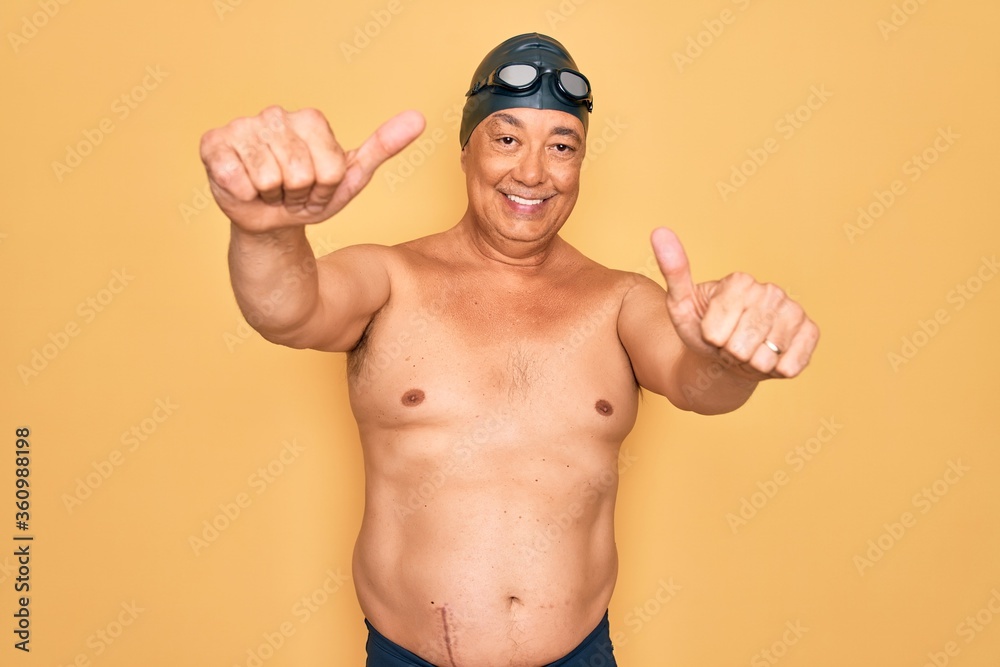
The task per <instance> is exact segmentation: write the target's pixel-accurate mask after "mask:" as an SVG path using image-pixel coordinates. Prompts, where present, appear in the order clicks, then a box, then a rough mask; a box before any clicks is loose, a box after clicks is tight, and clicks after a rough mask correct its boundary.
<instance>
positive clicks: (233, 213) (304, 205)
mask: <svg viewBox="0 0 1000 667" xmlns="http://www.w3.org/2000/svg"><path fill="white" fill-rule="evenodd" d="M424 124H425V123H424V118H423V116H421V115H420V114H419V113H417V112H416V111H404V112H403V113H400V114H399V115H397V116H395V117H393V118H391V119H389V120H388V121H386V122H385V123H383V124H382V125H381V126H380V127H379V128H378V129H377V130H375V132H374V133H373V134H372V135H371V136H370V137H369V138H368V139H367V140H366V141H365V142H364V143H362V144H361V146H359V147H358V148H355V149H352V150H345V149H344V148H342V147H341V145H340V143H339V142H338V141H337V139H336V138H335V137H334V135H333V131H332V130H331V129H330V125H329V124H328V123H327V120H326V118H325V117H324V116H323V114H322V113H320V112H319V111H317V110H315V109H302V110H299V111H292V112H288V111H285V110H284V109H282V108H281V107H269V108H267V109H265V110H264V111H262V112H261V113H260V114H259V115H258V116H254V117H252V118H238V119H236V120H234V121H232V122H230V123H229V124H228V125H225V126H224V127H221V128H218V129H215V130H210V131H209V132H206V133H205V135H204V136H203V137H202V139H201V159H202V162H204V164H205V169H206V171H207V172H208V178H209V184H210V186H211V189H212V194H213V195H214V196H215V200H216V202H217V203H218V204H219V207H220V208H221V209H222V211H223V212H224V213H225V214H226V216H227V217H229V219H230V220H232V222H233V223H234V224H235V225H236V226H237V227H239V228H241V229H242V230H244V231H247V232H267V231H274V230H277V229H280V228H284V227H294V226H301V225H308V224H313V223H317V222H322V221H323V220H326V219H327V218H329V217H331V216H333V215H334V214H336V213H337V212H338V211H340V210H341V209H342V208H344V207H345V206H346V205H347V204H348V202H350V201H351V200H352V199H353V198H354V197H355V196H356V195H357V194H358V193H359V192H360V191H361V190H362V188H364V187H365V185H367V184H368V182H369V181H370V180H371V178H372V174H374V172H375V170H376V169H377V168H378V166H379V165H381V164H382V163H383V162H385V161H386V160H387V159H389V158H390V157H392V156H393V155H395V154H396V153H398V152H399V151H401V150H402V149H403V148H405V147H406V146H407V145H408V144H409V143H410V142H412V141H413V140H414V139H416V138H417V137H418V136H419V135H420V133H421V132H423V129H424Z"/></svg>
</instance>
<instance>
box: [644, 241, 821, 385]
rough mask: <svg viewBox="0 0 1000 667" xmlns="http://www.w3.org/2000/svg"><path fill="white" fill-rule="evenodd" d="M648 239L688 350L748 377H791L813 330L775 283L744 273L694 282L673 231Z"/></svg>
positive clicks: (811, 343) (813, 339) (805, 358)
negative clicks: (736, 369)
mask: <svg viewBox="0 0 1000 667" xmlns="http://www.w3.org/2000/svg"><path fill="white" fill-rule="evenodd" d="M651 242H652V244H653V252H654V254H655V255H656V261H657V263H658V264H659V266H660V271H661V273H663V277H664V278H665V279H666V281H667V311H668V313H669V315H670V320H671V321H672V322H673V325H674V328H675V329H676V330H677V334H678V336H679V337H680V339H681V342H683V343H684V345H686V346H687V347H688V348H689V349H691V350H693V351H695V352H697V353H699V354H701V355H704V356H709V357H717V358H720V359H722V360H724V361H725V362H727V363H728V364H729V365H731V366H733V367H738V368H740V369H741V370H742V372H743V373H744V374H746V375H747V376H748V377H750V378H751V379H760V380H763V379H766V378H789V377H794V376H796V375H798V374H799V373H801V372H802V370H803V369H804V368H805V367H806V366H807V365H808V363H809V359H810V357H811V356H812V353H813V350H814V349H815V348H816V344H817V342H818V341H819V328H818V327H817V326H816V324H815V323H814V322H813V321H812V320H810V319H809V318H808V317H807V316H806V314H805V311H804V310H803V309H802V306H800V305H799V304H798V303H796V302H795V301H793V300H792V299H790V298H789V297H788V295H786V294H785V292H784V291H783V290H782V289H781V288H780V287H778V286H776V285H772V284H769V283H760V282H757V281H756V280H755V279H754V278H753V277H752V276H750V275H747V274H745V273H731V274H729V275H728V276H726V277H725V278H723V279H721V280H713V281H709V282H704V283H698V284H697V285H696V284H695V283H694V281H693V280H692V279H691V266H690V264H689V263H688V259H687V255H686V254H685V253H684V248H683V246H681V242H680V240H679V239H678V238H677V235H676V234H674V233H673V232H672V231H670V230H669V229H666V228H665V227H661V228H659V229H656V230H654V231H653V234H652V238H651Z"/></svg>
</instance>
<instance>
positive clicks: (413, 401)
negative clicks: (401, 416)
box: [399, 389, 424, 408]
mask: <svg viewBox="0 0 1000 667" xmlns="http://www.w3.org/2000/svg"><path fill="white" fill-rule="evenodd" d="M399 401H400V403H402V404H403V405H405V406H406V407H408V408H412V407H413V406H415V405H420V404H421V403H423V402H424V392H423V390H422V389H410V390H409V391H408V392H406V393H405V394H403V397H402V398H401V399H399Z"/></svg>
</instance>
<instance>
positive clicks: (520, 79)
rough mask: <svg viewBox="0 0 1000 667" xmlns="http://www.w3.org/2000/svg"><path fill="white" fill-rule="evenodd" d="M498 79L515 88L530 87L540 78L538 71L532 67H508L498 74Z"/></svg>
mask: <svg viewBox="0 0 1000 667" xmlns="http://www.w3.org/2000/svg"><path fill="white" fill-rule="evenodd" d="M497 78H498V79H500V80H501V81H503V82H504V83H506V84H507V85H508V86H513V87H514V88H524V87H525V86H530V85H531V84H532V83H534V82H535V79H536V78H538V70H537V69H535V67H534V66H532V65H506V66H504V67H502V68H501V69H500V70H499V71H498V72H497Z"/></svg>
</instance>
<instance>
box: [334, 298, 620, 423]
mask: <svg viewBox="0 0 1000 667" xmlns="http://www.w3.org/2000/svg"><path fill="white" fill-rule="evenodd" d="M588 296H589V298H586V297H588ZM619 303H620V298H618V299H616V296H615V295H614V294H613V293H610V292H608V293H600V292H597V293H590V294H589V295H587V294H576V295H574V294H573V293H572V291H569V292H567V291H565V290H563V291H560V290H552V291H547V292H544V293H535V294H512V293H509V292H505V291H503V290H491V289H483V287H482V286H481V285H480V286H469V285H462V284H459V283H457V282H455V283H452V284H448V283H447V281H444V282H442V283H436V284H435V283H432V284H431V285H429V286H428V285H423V286H420V285H415V286H412V287H409V288H407V289H403V290H397V291H396V292H395V293H394V295H393V300H392V301H391V302H390V304H389V305H387V306H386V308H384V309H383V311H382V312H381V313H380V314H379V315H378V317H377V318H376V320H375V321H373V323H372V326H370V327H369V330H368V332H367V333H366V336H365V339H364V340H363V343H362V345H361V346H360V347H359V349H358V350H357V351H355V352H354V353H352V357H351V363H350V364H349V369H350V377H349V380H350V386H351V401H352V405H353V407H354V410H355V416H356V417H358V420H359V424H362V425H364V422H366V421H368V422H370V423H372V424H377V425H379V426H382V427H389V428H394V427H403V426H406V425H410V424H434V423H442V424H443V423H451V422H454V421H456V420H468V421H469V422H474V421H475V420H477V419H481V418H482V416H483V415H486V414H494V415H495V414H501V413H502V414H506V415H513V416H515V417H514V419H513V421H514V423H515V424H517V425H521V426H526V427H528V428H534V429H536V432H537V430H538V429H545V428H549V427H551V428H553V429H554V430H555V431H561V432H565V431H566V430H567V429H575V428H577V427H580V428H583V429H585V430H587V432H590V433H595V432H596V433H601V434H603V435H605V436H607V437H608V438H610V439H618V440H619V441H620V439H621V438H624V436H625V434H627V432H628V431H629V430H630V429H631V427H632V425H633V424H634V421H635V412H636V408H637V405H636V401H637V399H636V386H635V381H634V377H633V375H632V370H631V365H630V364H629V361H628V357H627V355H626V354H625V352H624V350H623V349H622V347H621V344H620V342H619V340H618V335H617V326H616V322H617V313H618V306H619ZM618 436H620V438H619V437H618Z"/></svg>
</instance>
